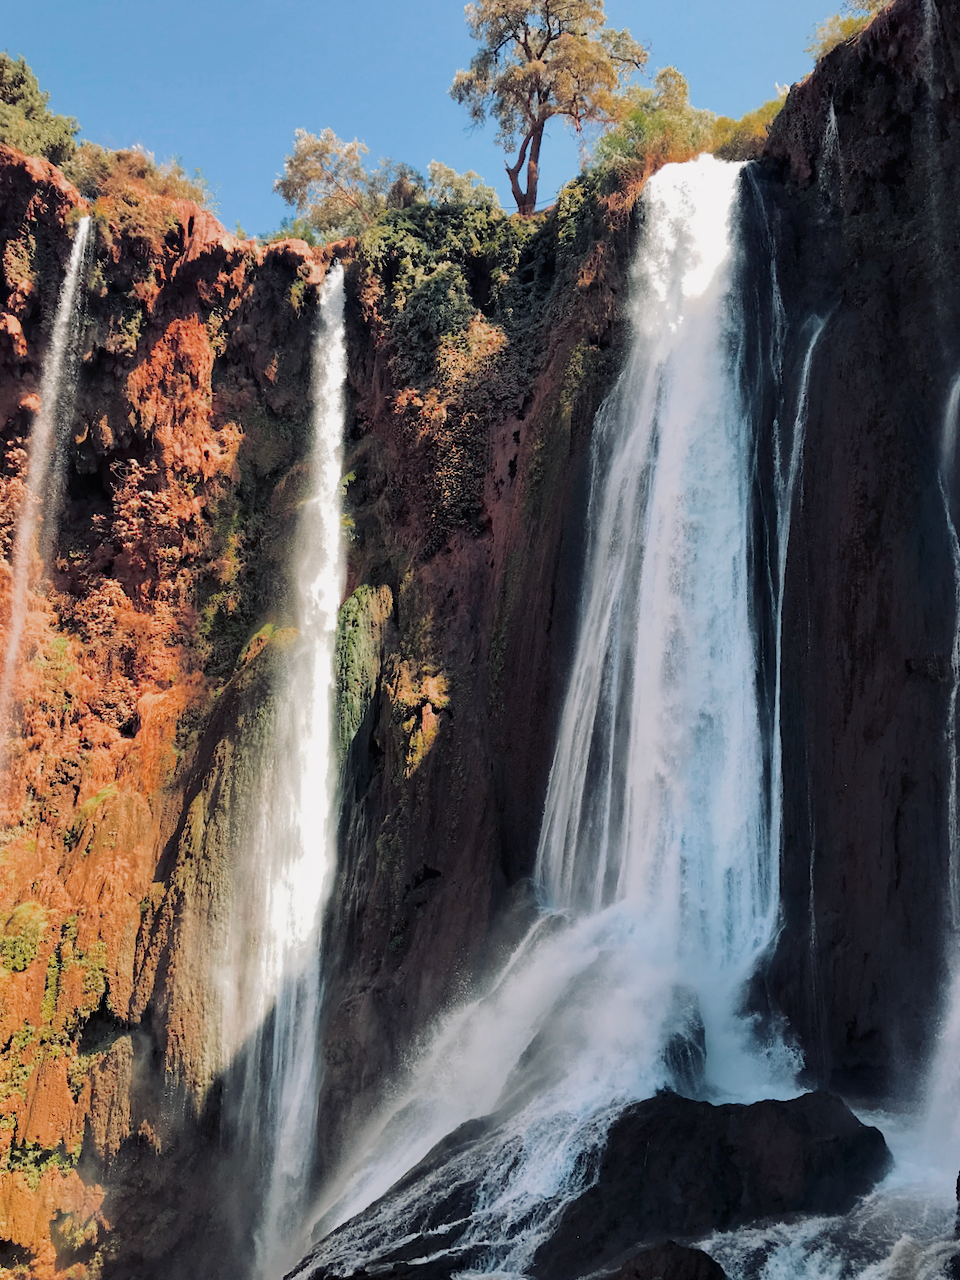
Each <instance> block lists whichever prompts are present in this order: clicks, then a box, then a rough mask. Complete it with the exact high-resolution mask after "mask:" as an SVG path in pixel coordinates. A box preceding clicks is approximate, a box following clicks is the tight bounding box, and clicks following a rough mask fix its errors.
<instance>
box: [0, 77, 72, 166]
mask: <svg viewBox="0 0 960 1280" xmlns="http://www.w3.org/2000/svg"><path fill="white" fill-rule="evenodd" d="M49 101H50V95H49V93H44V92H43V90H42V89H41V88H40V84H39V82H38V81H37V77H36V76H35V75H34V74H33V72H32V71H31V70H30V68H29V67H28V66H27V64H26V62H25V61H24V59H23V58H22V57H20V58H11V57H10V55H9V54H8V53H0V142H5V143H6V144H7V145H8V146H11V147H17V148H18V150H20V151H25V152H26V153H27V155H30V156H45V157H46V158H47V159H48V160H52V161H53V163H54V164H63V163H64V161H65V160H69V159H70V157H71V156H72V155H73V154H74V152H75V151H76V149H77V144H76V142H74V134H76V133H77V132H78V131H79V129H80V126H79V124H77V122H76V120H74V119H73V117H72V116H59V115H57V114H56V113H55V112H53V111H50V110H49V109H48V107H47V103H48V102H49Z"/></svg>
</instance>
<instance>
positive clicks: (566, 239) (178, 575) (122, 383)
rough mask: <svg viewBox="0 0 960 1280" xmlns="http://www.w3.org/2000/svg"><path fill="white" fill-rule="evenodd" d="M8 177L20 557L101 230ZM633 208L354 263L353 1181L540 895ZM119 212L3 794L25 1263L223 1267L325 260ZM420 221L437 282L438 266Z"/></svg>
mask: <svg viewBox="0 0 960 1280" xmlns="http://www.w3.org/2000/svg"><path fill="white" fill-rule="evenodd" d="M0 183H2V196H3V215H2V216H3V221H2V224H0V251H2V255H3V262H4V269H5V276H4V278H5V290H4V292H3V294H0V305H2V306H3V308H4V310H3V311H2V312H0V315H2V321H0V324H2V339H0V340H2V341H3V342H4V344H5V345H4V346H3V347H2V348H0V352H2V357H3V366H2V369H0V387H2V389H3V390H2V394H3V397H4V399H3V401H2V408H3V433H4V441H5V443H6V450H7V452H6V464H5V470H4V473H3V489H2V494H0V511H2V515H3V521H2V531H3V536H4V538H5V543H4V550H5V551H6V554H7V561H8V562H9V558H10V548H11V544H12V538H13V533H14V526H15V519H16V512H17V508H18V503H19V502H20V501H21V499H22V493H23V484H24V464H25V457H26V455H25V448H24V446H25V441H26V438H27V435H28V432H29V427H30V423H31V420H32V415H33V413H34V412H35V410H36V407H37V403H38V394H37V393H38V386H39V377H40V371H41V366H42V361H43V357H44V354H45V350H46V344H47V342H48V338H49V330H50V325H51V321H52V316H53V312H54V311H55V308H56V301H57V291H58V289H59V284H60V281H61V279H62V275H63V269H64V264H65V262H66V257H67V255H68V253H69V225H70V223H71V221H73V220H74V219H75V218H76V217H77V216H78V215H79V213H81V212H82V211H83V209H82V208H81V206H82V201H81V200H80V197H79V195H78V193H77V192H76V191H75V190H73V189H72V188H71V187H70V186H69V184H67V183H65V182H64V181H63V180H62V178H61V177H60V175H59V174H58V173H57V171H56V170H54V169H52V168H51V167H50V166H48V165H46V164H44V163H43V162H39V161H34V160H28V159H26V158H25V157H22V156H20V155H19V154H17V153H14V152H11V151H9V150H6V151H3V152H2V153H0ZM630 206H631V200H630V199H629V198H628V199H627V200H623V199H617V200H614V201H606V202H598V200H597V199H596V198H595V197H593V196H591V195H585V194H584V193H580V195H579V196H578V197H577V198H573V199H568V201H567V202H566V203H565V204H564V205H562V206H561V207H560V208H558V210H556V211H555V212H554V214H553V215H551V217H550V218H548V219H547V221H546V223H544V224H541V225H540V226H539V228H538V229H536V230H535V231H532V230H531V229H530V228H523V227H518V226H517V225H516V224H515V223H511V222H508V221H506V220H504V219H502V218H498V217H496V216H493V215H490V214H488V213H487V212H485V211H474V212H469V211H468V212H466V213H462V214H458V213H457V212H456V211H450V210H448V211H447V212H446V213H445V214H444V213H442V212H441V213H438V212H437V211H432V210H431V211H425V210H420V211H419V213H418V212H416V211H413V212H410V213H409V214H406V215H403V216H398V217H397V218H396V219H395V220H394V222H393V223H392V224H391V227H390V229H389V231H388V232H387V233H385V238H384V239H383V241H382V242H379V243H371V244H367V245H366V246H365V247H364V248H363V249H362V251H360V253H359V256H357V257H356V258H355V259H352V258H351V254H352V253H354V250H353V249H352V248H351V246H350V245H343V246H340V254H341V257H345V258H346V260H347V261H348V264H350V263H352V265H348V298H349V303H348V313H349V314H348V322H349V323H348V328H349V339H350V398H351V409H350V413H349V415H348V417H349V423H350V427H349V438H348V442H347V451H348V456H347V472H348V475H347V482H348V483H347V509H348V513H349V516H350V523H351V526H352V532H351V535H350V539H351V540H350V546H349V578H350V580H349V585H348V599H347V602H346V605H345V608H344V610H343V617H342V624H341V636H340V642H339V648H338V663H339V669H340V670H339V674H340V681H341V705H340V735H341V742H342V745H343V751H344V753H345V754H344V800H345V803H344V814H345V817H344V823H343V828H342V832H341V839H340V845H341V848H340V864H339V866H340V870H339V881H338V884H337V886H336V888H335V891H334V894H333V897H332V902H333V906H332V907H331V911H330V920H329V921H328V926H327V934H328V944H327V947H326V948H325V952H326V955H327V956H328V957H332V958H333V959H332V962H329V961H328V972H327V974H326V981H327V992H328V994H327V1010H328V1013H327V1027H326V1031H325V1036H324V1046H325V1054H326V1074H325V1079H324V1085H323V1094H322V1099H321V1110H320V1127H319V1143H318V1159H319V1162H320V1167H321V1169H322V1170H324V1171H329V1170H330V1168H331V1167H334V1166H335V1164H336V1161H337V1159H338V1157H339V1153H340V1151H341V1148H342V1143H343V1141H344V1137H345V1135H346V1134H347V1133H348V1132H349V1131H350V1128H351V1126H352V1125H353V1124H355V1123H356V1122H357V1120H358V1117H362V1116H363V1115H364V1114H365V1113H366V1112H367V1111H368V1110H369V1108H370V1107H371V1106H373V1105H374V1104H375V1102H376V1099H377V1096H378V1092H379V1090H380V1089H382V1088H383V1087H384V1085H385V1084H386V1083H387V1082H388V1081H389V1079H390V1078H391V1076H393V1075H395V1073H396V1071H397V1070H398V1068H399V1066H400V1062H401V1059H402V1054H403V1053H404V1051H405V1049H406V1048H407V1047H408V1046H409V1044H410V1043H411V1041H412V1040H413V1039H414V1038H415V1037H416V1035H418V1034H420V1033H422V1032H423V1031H424V1029H425V1027H426V1025H427V1023H428V1022H429V1020H430V1019H431V1018H432V1017H433V1016H435V1015H436V1014H437V1012H438V1011H439V1010H440V1009H442V1008H443V1006H444V1004H445V1003H446V1002H448V1001H449V1000H450V999H452V998H454V997H455V996H457V995H460V994H462V993H463V991H464V990H466V989H467V988H468V987H469V985H470V984H471V983H473V982H475V981H476V980H477V979H478V977H479V976H480V975H481V974H482V973H483V972H484V971H485V970H486V969H487V968H488V967H489V966H490V965H491V964H492V963H493V962H494V960H495V959H496V957H497V955H498V954H499V952H500V950H501V949H502V948H503V947H504V946H507V945H509V942H510V940H511V938H512V936H513V933H514V932H515V930H516V929H517V928H518V927H520V925H521V924H522V922H523V921H524V920H525V919H526V917H527V914H528V912H529V908H530V903H529V893H528V891H527V890H526V889H525V888H523V885H524V877H525V876H526V875H527V874H528V873H529V871H530V869H531V867H532V861H533V857H534V854H535V849H536V840H537V834H538V829H539V818H540V812H541V808H542V796H543V792H544V789H545V785H546V777H547V772H548V770H549V765H550V760H551V757H552V750H553V722H554V720H555V718H556V715H557V712H558V709H559V703H560V698H561V696H562V691H563V669H564V663H565V661H566V658H567V651H568V648H569V644H570V641H571V637H572V626H573V622H574V618H575V611H576V596H577V590H578V566H579V559H580V543H581V523H582V511H581V505H582V486H583V481H584V467H585V460H586V445H587V442H588V438H589V429H590V424H591V422H592V419H593V415H594V412H595V410H596V408H597V406H598V404H599V402H600V399H601V398H602V396H603V394H604V392H605V390H606V388H607V387H608V386H609V384H610V381H611V379H612V377H613V376H614V375H615V373H616V371H617V368H618V365H619V345H620V340H621V332H622V316H621V301H622V295H623V291H624V276H625V270H626V264H627V261H628V259H629V255H630V245H631V241H632V235H633V232H632V219H631V213H630ZM93 212H94V216H95V219H96V227H95V233H96V247H95V249H94V252H93V256H92V260H91V262H90V264H89V265H88V270H87V278H86V280H85V282H84V284H85V287H84V288H83V289H82V290H81V292H82V296H83V306H84V318H83V322H82V342H81V345H82V359H81V365H80V376H79V385H78V388H77V398H76V407H75V412H74V420H73V427H72V439H71V441H70V444H69V464H68V471H69V474H68V479H67V487H66V496H65V502H64V506H63V511H62V515H61V519H60V524H59V533H58V536H57V539H56V550H55V556H54V558H53V562H52V565H51V568H50V572H49V575H48V580H47V581H46V583H45V585H44V587H43V589H42V590H41V591H38V592H37V593H36V594H35V595H33V596H31V600H30V613H29V618H28V626H27V633H26V636H25V640H24V646H23V651H22V661H21V664H20V670H21V673H22V674H21V677H20V683H19V685H18V688H17V690H16V694H17V700H18V704H20V703H22V706H23V712H22V716H23V720H22V725H21V724H18V725H16V726H14V736H13V740H12V744H11V749H10V759H9V769H10V776H11V781H10V784H9V788H8V791H7V792H6V793H5V795H4V797H3V800H4V803H5V805H6V811H5V812H6V828H5V831H4V846H5V858H4V864H3V869H4V876H5V879H4V881H3V889H2V892H3V895H4V896H3V899H2V903H0V906H2V907H3V918H4V919H5V920H6V921H7V924H6V926H5V932H4V939H5V941H3V942H2V943H0V946H2V947H3V952H2V956H3V961H4V967H3V968H2V969H0V994H2V995H3V998H4V1001H5V1004H4V1006H3V1008H4V1017H5V1023H4V1025H5V1027H6V1031H5V1033H4V1037H3V1039H2V1040H0V1062H2V1064H3V1065H2V1070H3V1071H4V1072H5V1077H4V1078H5V1079H6V1080H7V1082H8V1083H7V1085H6V1087H5V1092H4V1095H3V1105H4V1109H5V1111H6V1114H7V1117H8V1119H7V1120H5V1121H4V1122H3V1123H4V1125H5V1126H6V1127H4V1128H3V1129H2V1130H0V1134H2V1135H6V1136H5V1139H0V1140H3V1141H4V1142H5V1145H4V1146H3V1149H2V1150H3V1153H4V1154H3V1159H4V1161H5V1163H4V1166H3V1168H0V1197H2V1201H0V1203H2V1206H3V1207H4V1208H3V1212H4V1216H3V1217H2V1219H0V1238H2V1239H3V1240H5V1241H6V1242H7V1243H6V1244H5V1245H3V1246H0V1247H2V1248H4V1249H6V1250H7V1254H8V1255H9V1258H10V1259H11V1260H12V1261H13V1262H17V1263H22V1264H23V1265H28V1266H29V1267H30V1269H31V1272H32V1273H33V1274H37V1275H47V1274H53V1273H54V1272H55V1271H62V1270H63V1269H64V1268H68V1267H76V1268H77V1272H76V1273H77V1274H78V1275H79V1274H81V1273H82V1272H83V1269H84V1268H85V1267H88V1266H90V1265H93V1266H94V1269H95V1270H96V1268H98V1267H100V1268H106V1271H105V1274H116V1275H128V1274H132V1273H133V1272H134V1271H135V1272H136V1274H138V1275H142V1276H146V1275H153V1274H156V1275H166V1274H170V1269H171V1267H172V1268H173V1270H174V1271H176V1270H177V1269H178V1268H180V1269H182V1268H183V1267H185V1266H186V1267H187V1269H191V1268H193V1267H195V1266H197V1265H202V1266H203V1267H205V1268H206V1269H208V1270H209V1271H210V1273H211V1274H218V1273H220V1272H221V1271H223V1270H224V1269H226V1270H230V1269H231V1268H233V1269H234V1270H235V1269H236V1268H237V1267H242V1265H243V1264H242V1262H241V1259H242V1258H244V1257H247V1256H249V1246H250V1232H251V1229H252V1226H253V1225H254V1224H255V1218H256V1175H257V1172H258V1170H257V1163H258V1162H257V1153H256V1152H249V1151H245V1150H240V1149H238V1148H237V1147H236V1145H235V1144H236V1142H237V1135H236V1133H235V1131H234V1130H233V1128H232V1127H231V1121H230V1096H231V1087H232V1081H231V1072H230V1064H229V1063H227V1064H225V1063H224V1062H223V1061H222V1054H221V1053H220V1051H219V1048H218V1028H217V1025H216V992H215V991H214V990H213V989H212V986H211V984H212V982H213V976H212V971H211V958H212V955H213V952H214V948H215V940H216V938H217V936H218V934H219V933H220V932H222V930H223V929H224V928H225V927H228V924H229V895H230V882H231V875H232V873H233V872H234V870H235V868H234V866H233V860H234V858H235V856H236V849H237V848H238V847H239V845H240V844H241V843H242V841H241V835H242V831H243V824H244V821H245V817H246V813H247V805H248V802H249V796H248V794H247V793H248V792H249V790H250V782H251V779H252V778H253V777H254V776H255V773H256V765H257V759H258V756H259V753H260V752H261V750H262V747H263V735H264V733H265V732H268V731H269V722H270V716H271V714H272V713H271V707H272V706H273V690H274V688H275V687H276V681H277V679H278V678H282V672H283V665H284V653H285V636H287V635H289V632H286V631H285V627H286V625H287V623H288V622H289V619H290V601H289V596H290V591H289V587H288V581H287V579H288V574H289V572H290V563H289V545H290V542H291V540H292V539H291V534H292V531H293V524H294V519H295V513H296V507H297V504H298V502H299V499H300V494H301V493H302V488H301V485H302V482H303V479H304V464H303V458H304V455H305V451H306V448H307V444H308V440H307V423H308V418H309V412H310V403H309V401H310V396H309V386H310V347H311V335H312V330H313V328H314V325H313V319H312V317H313V313H314V307H315V305H316V301H317V286H318V284H319V282H320V281H321V280H322V278H323V275H324V272H325V267H326V262H327V261H328V260H329V254H328V255H327V256H326V257H325V256H324V254H323V253H321V252H319V251H318V252H316V253H314V252H312V251H310V250H308V249H307V247H306V246H305V245H303V244H299V243H295V242H291V243H287V244H281V245H277V246H270V247H269V248H267V249H263V248H257V247H256V246H254V245H252V244H249V243H248V244H242V243H238V242H237V241H235V240H234V239H233V238H232V237H230V236H228V235H226V234H225V233H224V232H223V230H222V228H220V227H219V225H218V224H217V223H216V222H215V221H214V220H213V219H212V218H211V217H210V215H209V214H207V213H205V212H204V211H202V210H200V209H198V208H196V207H195V206H191V205H187V204H185V203H183V202H179V201H177V202H173V201H170V200H164V199H162V198H160V197H157V196H155V195H153V194H151V193H150V192H149V191H146V190H144V189H142V188H140V187H136V186H134V187H133V188H131V189H130V190H128V191H127V192H126V193H125V198H124V199H123V200H119V199H116V198H114V199H113V200H110V199H107V200H103V199H101V200H99V201H98V202H97V203H96V204H95V206H94V210H93ZM464 218H465V219H466V223H464V222H463V219H464ZM461 224H463V225H461ZM467 224H468V225H467ZM391 237H392V238H391ZM411 237H412V240H413V242H414V252H420V251H421V249H422V251H423V252H424V253H427V254H428V255H429V254H430V253H432V254H433V258H434V259H436V261H435V262H434V261H433V259H431V260H430V261H428V262H425V263H422V264H421V266H422V267H423V270H422V271H421V272H420V275H419V276H417V277H416V278H415V279H414V280H413V281H412V282H410V281H407V282H406V283H405V282H404V280H403V278H402V270H403V262H404V260H405V259H404V255H405V253H407V252H408V251H409V250H410V243H409V241H410V238H411ZM417 246H420V248H418V247H417ZM423 246H426V248H424V247H423ZM451 260H452V261H453V262H454V263H455V267H456V272H459V275H456V276H455V277H454V276H451V277H450V278H448V275H449V272H450V270H452V268H451V267H450V261H451ZM444 273H447V274H444ZM422 276H426V277H427V281H426V285H425V286H423V287H421V277H422ZM437 288H439V290H440V292H439V294H438V295H437V297H434V294H433V293H432V292H431V290H434V291H436V290H437ZM401 289H405V291H406V296H405V299H404V300H405V303H406V306H405V307H404V309H403V310H404V313H405V314H404V316H401V315H400V307H399V306H398V304H397V297H398V296H399V293H400V291H401ZM418 291H419V292H418ZM438 299H439V300H438ZM438 308H439V310H438ZM444 308H447V309H448V310H449V309H450V308H452V310H451V311H450V314H449V315H448V314H447V311H445V310H444ZM437 315H441V316H443V317H445V320H444V324H445V326H446V327H447V328H448V329H449V330H452V332H453V333H454V335H455V336H454V337H453V338H448V339H444V338H443V332H444V329H443V327H440V328H438V327H437V323H436V322H435V319H434V317H436V316H437ZM37 571H38V572H39V566H38V567H37ZM4 583H5V585H4V590H5V591H6V592H7V595H9V589H10V587H9V578H8V577H7V578H5V579H4ZM7 939H8V940H7ZM8 950H9V957H8ZM11 957H12V958H11ZM231 1144H234V1145H231ZM238 1169H245V1170H246V1173H247V1174H249V1178H248V1179H247V1181H246V1183H245V1185H244V1186H240V1187H239V1189H238V1187H237V1185H236V1182H237V1177H238V1172H237V1171H238ZM240 1181H241V1183H242V1182H244V1175H242V1174H241V1175H240ZM227 1204H232V1205H233V1211H232V1212H230V1213H227V1214H226V1216H225V1205H227ZM204 1242H206V1243H204ZM3 1256H4V1259H6V1257H7V1255H6V1254H5V1255H3ZM188 1264H189V1265H188ZM233 1273H234V1271H233V1270H231V1274H233Z"/></svg>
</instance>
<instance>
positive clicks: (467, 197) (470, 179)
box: [427, 160, 500, 209]
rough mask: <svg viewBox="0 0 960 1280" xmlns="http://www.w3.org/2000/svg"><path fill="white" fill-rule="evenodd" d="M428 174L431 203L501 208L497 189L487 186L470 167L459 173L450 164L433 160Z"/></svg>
mask: <svg viewBox="0 0 960 1280" xmlns="http://www.w3.org/2000/svg"><path fill="white" fill-rule="evenodd" d="M427 175H428V179H429V181H428V183H427V199H428V200H429V201H430V203H431V204H471V205H479V206H480V207H481V208H489V209H499V208H500V200H499V198H498V196H497V193H496V191H495V189H494V188H493V187H488V186H486V185H485V184H484V181H483V179H482V178H481V177H480V175H479V174H478V173H474V171H473V170H472V169H468V170H467V172H466V173H457V171H456V169H451V168H450V166H449V165H446V164H441V162H440V161H439V160H431V161H430V163H429V164H428V165H427Z"/></svg>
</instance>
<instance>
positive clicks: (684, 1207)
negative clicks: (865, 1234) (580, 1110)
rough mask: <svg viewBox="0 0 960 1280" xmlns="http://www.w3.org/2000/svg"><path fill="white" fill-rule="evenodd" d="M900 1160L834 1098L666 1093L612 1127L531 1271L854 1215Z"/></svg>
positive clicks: (560, 1275) (566, 1277)
mask: <svg viewBox="0 0 960 1280" xmlns="http://www.w3.org/2000/svg"><path fill="white" fill-rule="evenodd" d="M892 1163H893V1162H892V1159H891V1156H890V1152H889V1151H888V1150H887V1144H886V1143H885V1142H884V1140H883V1135H882V1134H881V1132H880V1130H879V1129H874V1128H868V1127H867V1126H866V1125H863V1124H861V1123H860V1121H859V1120H858V1119H857V1118H856V1116H855V1115H854V1114H853V1113H852V1112H851V1111H850V1110H849V1108H848V1107H846V1106H845V1104H844V1103H843V1102H841V1100H840V1099H839V1098H837V1097H835V1096H833V1095H831V1094H826V1093H808V1094H805V1095H804V1096H803V1097H800V1098H794V1099H793V1100H791V1101H789V1102H756V1103H754V1104H753V1105H752V1106H741V1105H738V1104H733V1103H728V1104H726V1105H723V1106H712V1105H711V1104H710V1103H709V1102H693V1101H691V1100H690V1099H688V1098H681V1097H680V1096H679V1095H678V1094H659V1095H658V1096H657V1097H655V1098H650V1099H648V1100H647V1101H646V1102H638V1103H634V1104H633V1105H632V1106H630V1107H627V1108H626V1110H625V1111H624V1112H622V1114H621V1115H619V1116H618V1117H617V1119H616V1120H615V1121H614V1122H613V1124H612V1125H611V1126H610V1132H609V1134H608V1136H607V1142H606V1146H605V1148H604V1152H603V1156H602V1159H601V1162H600V1168H599V1172H598V1175H597V1179H596V1181H595V1183H594V1184H593V1185H592V1186H591V1187H589V1188H588V1189H587V1190H586V1191H585V1192H584V1193H583V1194H582V1195H581V1196H579V1197H578V1198H577V1199H576V1200H574V1201H573V1202H572V1203H571V1204H570V1205H568V1206H567V1207H566V1208H565V1209H564V1211H563V1213H562V1214H561V1216H560V1218H559V1220H558V1222H557V1225H556V1228H555V1230H554V1232H553V1234H552V1235H551V1237H550V1239H549V1240H548V1241H547V1242H546V1243H545V1244H544V1245H542V1246H541V1247H540V1249H539V1250H538V1251H537V1253H536V1256H535V1258H534V1262H533V1273H534V1275H537V1276H542V1277H544V1278H545V1280H546V1277H550V1278H551V1280H552V1278H556V1280H575V1277H577V1276H581V1275H585V1274H586V1273H587V1272H588V1271H592V1270H595V1269H596V1268H597V1267H599V1266H602V1265H603V1264H605V1263H607V1262H610V1261H611V1260H613V1259H615V1258H616V1257H617V1255H618V1254H621V1253H622V1252H623V1251H624V1250H625V1249H628V1248H631V1247H633V1246H635V1245H636V1244H638V1243H641V1242H643V1241H647V1240H650V1241H653V1240H662V1239H663V1238H664V1237H668V1236H679V1237H682V1238H686V1239H695V1238H697V1237H700V1236H705V1235H708V1234H710V1233H711V1232H713V1231H727V1230H730V1229H732V1228H735V1227H742V1226H746V1225H747V1224H748V1223H751V1222H758V1221H762V1220H764V1219H769V1218H778V1219H779V1218H783V1217H784V1216H785V1215H787V1214H792V1213H815V1214H837V1213H846V1212H847V1210H849V1209H851V1208H852V1207H853V1205H854V1203H855V1202H856V1200H857V1199H858V1198H859V1197H860V1196H862V1195H865V1194H866V1193H867V1192H868V1191H871V1190H872V1189H873V1187H874V1186H875V1185H876V1184H877V1182H879V1181H880V1179H881V1178H883V1177H884V1175H885V1174H886V1173H887V1172H888V1171H889V1169H890V1166H891V1164H892Z"/></svg>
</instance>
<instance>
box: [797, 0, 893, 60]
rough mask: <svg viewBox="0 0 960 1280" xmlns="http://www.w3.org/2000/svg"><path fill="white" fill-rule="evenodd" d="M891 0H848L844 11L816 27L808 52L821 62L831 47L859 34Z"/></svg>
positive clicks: (833, 47)
mask: <svg viewBox="0 0 960 1280" xmlns="http://www.w3.org/2000/svg"><path fill="white" fill-rule="evenodd" d="M888 3H889V0H847V3H846V4H845V5H844V12H843V13H834V14H832V15H831V16H830V17H829V18H827V20H826V22H822V23H821V24H820V26H818V27H816V28H815V29H814V32H813V35H812V36H811V37H810V43H809V44H808V45H807V48H806V52H807V53H809V55H810V57H811V58H813V60H814V62H819V61H820V59H821V58H823V57H825V56H826V55H827V54H828V53H829V52H830V51H831V49H835V48H836V47H837V45H839V44H843V42H844V41H845V40H851V39H852V38H853V37H854V36H856V35H859V34H860V32H861V31H862V30H863V29H864V27H865V26H866V25H867V23H869V22H870V21H871V20H872V19H873V18H874V17H875V16H876V14H878V13H879V12H880V10H881V9H883V8H885V7H886V5H887V4H888Z"/></svg>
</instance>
